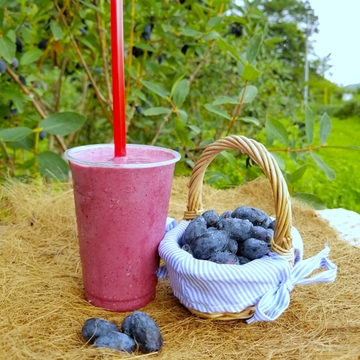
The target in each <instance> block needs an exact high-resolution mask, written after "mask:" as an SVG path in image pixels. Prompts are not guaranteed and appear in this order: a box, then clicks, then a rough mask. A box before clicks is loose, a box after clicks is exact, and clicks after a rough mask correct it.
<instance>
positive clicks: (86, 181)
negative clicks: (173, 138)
mask: <svg viewBox="0 0 360 360" xmlns="http://www.w3.org/2000/svg"><path fill="white" fill-rule="evenodd" d="M126 153H127V155H126V157H118V158H114V145H113V144H99V145H87V146H80V147H75V148H72V149H69V150H67V151H66V152H65V158H66V159H67V160H69V162H70V167H71V171H72V179H73V188H74V200H75V210H76V220H77V227H78V238H79V250H80V259H81V265H82V273H83V284H84V288H85V297H86V299H87V300H88V301H89V302H90V303H91V304H93V305H95V306H98V307H101V308H105V309H108V310H112V311H120V312H122V311H132V310H136V309H139V308H141V307H144V306H145V305H147V304H148V303H149V302H150V301H151V300H153V299H154V298H155V292H156V285H157V276H156V270H157V268H158V266H159V260H160V259H159V255H158V245H159V243H160V241H161V239H162V238H163V236H164V232H165V225H166V218H167V214H168V209H169V201H170V194H171V186H172V179H173V176H174V167H175V163H176V162H177V161H178V160H179V159H180V154H179V153H178V152H176V151H173V150H169V149H165V148H161V147H157V146H146V145H126Z"/></svg>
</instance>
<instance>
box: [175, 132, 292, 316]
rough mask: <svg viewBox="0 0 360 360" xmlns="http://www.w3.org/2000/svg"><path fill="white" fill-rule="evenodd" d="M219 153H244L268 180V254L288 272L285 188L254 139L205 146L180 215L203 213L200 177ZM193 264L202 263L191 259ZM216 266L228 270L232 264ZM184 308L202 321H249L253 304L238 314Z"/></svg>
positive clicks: (230, 138)
mask: <svg viewBox="0 0 360 360" xmlns="http://www.w3.org/2000/svg"><path fill="white" fill-rule="evenodd" d="M223 150H240V151H241V152H242V153H244V154H247V155H248V156H249V157H250V158H251V159H252V160H253V161H254V162H255V163H256V164H257V165H258V166H260V167H261V168H262V169H263V171H264V173H265V175H266V176H267V178H268V179H269V181H270V184H271V188H272V191H273V198H274V202H275V216H276V226H275V229H274V236H273V239H272V240H271V244H272V252H274V253H277V254H279V255H281V256H282V257H285V258H286V260H288V264H289V269H291V267H292V265H293V262H294V251H293V247H292V237H291V228H292V214H291V202H290V196H289V193H288V189H287V185H286V182H285V180H284V178H283V176H282V173H281V171H280V169H279V167H278V165H277V163H276V161H275V159H274V158H273V156H272V155H271V154H270V153H269V152H268V151H267V149H266V148H265V147H264V146H263V145H262V144H260V143H259V142H257V141H255V140H252V139H248V138H246V137H244V136H228V137H225V138H222V139H220V140H217V141H215V142H214V143H212V144H210V145H209V146H207V147H206V149H205V150H204V152H203V153H202V155H201V156H200V157H199V159H198V161H197V162H196V164H195V167H194V169H193V172H192V175H191V178H190V184H189V194H188V204H187V211H185V213H184V220H188V221H190V220H192V219H194V218H195V217H196V216H198V215H201V214H202V213H203V208H202V186H203V179H204V174H205V171H206V169H207V167H208V165H209V164H210V163H211V161H212V160H213V159H214V158H215V157H216V155H217V154H218V153H220V152H221V151H223ZM194 261H202V260H197V259H194ZM170 265H171V264H170ZM219 266H231V267H232V266H234V265H219ZM242 266H247V265H242ZM180 301H181V300H180ZM186 307H187V306H186ZM187 308H188V310H189V311H191V312H192V313H194V314H195V315H197V316H199V317H202V318H207V319H216V320H234V319H248V318H250V317H251V316H252V315H253V314H254V311H255V308H256V304H253V305H252V306H248V307H246V308H245V309H243V310H242V311H239V312H235V313H234V312H226V311H225V312H212V313H204V312H200V311H198V310H195V309H192V308H189V307H187Z"/></svg>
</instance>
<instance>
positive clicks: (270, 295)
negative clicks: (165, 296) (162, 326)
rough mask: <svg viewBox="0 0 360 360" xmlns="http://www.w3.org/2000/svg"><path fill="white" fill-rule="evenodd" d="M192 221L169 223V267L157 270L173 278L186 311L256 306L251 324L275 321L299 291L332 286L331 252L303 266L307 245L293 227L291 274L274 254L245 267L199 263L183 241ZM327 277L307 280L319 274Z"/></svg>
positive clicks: (162, 251)
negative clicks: (311, 285)
mask: <svg viewBox="0 0 360 360" xmlns="http://www.w3.org/2000/svg"><path fill="white" fill-rule="evenodd" d="M188 224H189V222H188V221H184V220H183V221H181V222H180V223H179V224H178V225H176V221H175V220H173V219H171V218H168V220H167V228H166V231H167V232H166V234H165V236H164V238H163V240H162V241H161V243H160V245H159V255H160V257H161V258H162V259H163V260H164V262H165V265H163V266H162V267H160V268H159V269H158V272H157V275H158V277H159V278H165V277H166V276H167V275H169V278H170V283H171V287H172V289H173V293H174V295H175V296H176V297H177V298H178V299H179V300H180V301H181V302H182V303H183V304H184V305H185V306H186V307H187V308H190V309H194V310H197V311H200V312H202V313H214V312H220V313H223V312H230V313H237V312H240V311H242V310H244V309H246V308H247V307H249V306H252V305H255V304H256V310H255V313H254V315H253V317H251V318H250V319H248V320H247V322H248V323H251V322H253V321H261V320H262V321H272V320H275V319H277V318H278V317H279V316H280V315H281V314H282V313H283V311H284V310H285V309H286V308H287V307H288V306H289V303H290V292H291V291H292V289H293V288H294V286H295V285H300V284H309V283H314V282H333V281H334V280H335V278H336V273H337V266H336V265H335V264H334V263H332V262H331V261H330V260H329V259H328V254H329V251H330V249H329V248H328V247H327V246H325V248H324V249H323V250H322V251H321V252H320V253H319V254H317V255H316V256H314V257H312V258H309V259H307V260H303V242H302V239H301V236H300V234H299V232H298V231H297V229H296V228H294V227H292V229H291V235H292V237H293V247H294V250H295V266H294V267H293V268H292V269H290V266H289V263H288V261H287V260H286V259H284V258H283V257H281V256H279V255H277V254H275V253H270V254H269V255H266V256H264V257H262V258H261V259H257V260H253V261H251V262H249V263H247V264H245V265H227V264H216V263H214V262H211V261H207V260H198V259H195V258H194V257H193V256H192V255H190V254H189V253H188V252H186V251H184V250H182V249H181V248H180V246H179V241H180V239H181V238H182V236H183V234H184V231H185V229H186V227H187V226H188ZM320 268H325V270H324V271H321V272H318V273H317V274H315V275H313V276H311V277H309V275H311V273H312V272H313V271H315V270H317V269H320Z"/></svg>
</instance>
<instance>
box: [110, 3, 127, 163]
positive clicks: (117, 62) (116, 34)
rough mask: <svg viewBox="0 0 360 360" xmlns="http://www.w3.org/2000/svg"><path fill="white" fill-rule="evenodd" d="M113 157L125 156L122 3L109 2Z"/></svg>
mask: <svg viewBox="0 0 360 360" xmlns="http://www.w3.org/2000/svg"><path fill="white" fill-rule="evenodd" d="M110 5H111V10H110V15H111V20H110V22H111V52H112V89H113V121H114V148H115V157H120V156H125V155H126V115H125V89H124V88H125V79H124V31H123V2H122V1H121V0H110Z"/></svg>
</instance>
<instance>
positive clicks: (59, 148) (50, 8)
mask: <svg viewBox="0 0 360 360" xmlns="http://www.w3.org/2000/svg"><path fill="white" fill-rule="evenodd" d="M287 2H289V3H291V5H294V1H293V0H291V1H290V0H289V1H288V0H282V5H281V6H280V7H279V8H278V7H277V6H275V7H274V4H273V3H274V2H268V1H265V0H264V1H260V0H255V1H253V2H252V3H250V2H249V1H245V4H244V6H239V5H237V3H236V2H235V1H230V0H228V1H219V0H215V1H200V0H186V1H175V0H174V1H155V0H141V1H136V2H135V1H131V2H130V1H128V2H125V3H124V42H125V104H126V125H127V142H128V143H141V144H155V145H161V146H166V147H170V148H173V149H177V150H178V151H180V152H181V154H182V162H180V163H179V164H177V172H178V173H179V172H185V173H189V171H190V170H191V168H192V166H193V164H194V162H195V161H196V159H197V157H198V156H199V154H200V153H201V151H202V150H203V148H204V147H205V146H206V145H207V144H209V143H211V142H213V141H214V140H216V139H218V138H221V137H223V136H226V135H228V134H241V135H245V136H247V137H251V138H254V139H257V140H259V141H262V142H264V143H266V145H267V146H268V148H269V150H270V151H273V150H274V151H275V150H276V151H277V152H278V153H280V154H286V155H287V154H288V155H290V158H291V159H292V160H293V164H295V168H296V169H298V170H294V171H298V172H297V173H296V174H297V175H296V176H297V177H299V176H300V175H301V173H302V172H301V170H299V169H302V167H303V165H304V164H305V163H306V162H307V161H308V160H309V159H310V160H311V161H313V163H314V164H317V165H318V166H320V168H321V169H322V170H323V171H325V173H326V174H327V176H328V177H330V178H331V177H332V176H333V174H332V172H331V171H330V170H329V169H328V167H327V166H326V164H324V163H323V162H322V161H321V159H320V158H319V157H318V156H317V155H316V156H315V155H314V154H313V153H312V152H309V151H311V150H312V149H313V147H312V144H313V141H314V136H313V134H314V133H313V124H314V117H313V115H312V112H311V110H310V109H307V110H306V114H305V116H304V118H305V119H304V118H303V116H301V117H300V119H299V118H298V115H297V114H298V113H299V110H300V104H301V97H302V91H301V89H302V86H303V83H302V82H303V76H302V70H301V69H302V68H303V59H304V51H305V32H304V30H301V26H299V25H298V24H297V22H301V21H303V22H304V21H305V19H309V14H310V15H312V16H313V18H312V21H313V30H314V29H315V28H316V17H314V15H313V12H312V10H311V8H308V4H307V3H302V2H300V1H299V2H296V1H295V3H296V6H295V7H294V6H291V7H290V6H289V7H288V8H287V9H288V11H287V12H288V14H287V15H288V16H287V17H286V19H287V21H282V22H279V21H277V20H278V19H280V18H282V11H283V8H284V6H285V7H286V3H287ZM109 24H110V9H109V2H108V1H104V0H94V1H93V2H85V1H82V0H78V1H71V2H70V1H60V0H59V1H56V0H55V1H53V2H49V1H45V0H35V1H31V2H30V1H17V0H0V31H1V34H2V36H1V37H0V57H1V58H0V61H1V64H0V73H1V77H0V86H1V94H2V97H1V98H0V117H1V118H3V119H4V121H3V123H2V125H1V129H0V138H1V140H2V142H1V151H2V155H3V156H2V158H3V159H4V160H2V162H1V164H0V171H1V172H2V174H3V175H4V176H5V175H7V174H10V175H11V176H32V177H37V176H39V174H40V175H41V176H45V177H55V178H57V179H61V180H62V179H66V178H67V174H68V170H69V168H68V165H67V163H66V162H65V161H64V160H63V158H62V154H63V152H64V150H65V149H66V148H68V147H73V146H77V145H81V144H89V143H103V142H110V141H112V127H113V121H114V120H113V118H112V90H111V51H110V50H109V44H110V26H109ZM321 119H322V120H321V123H322V127H321V131H320V133H319V137H320V140H319V145H316V146H317V148H323V147H325V146H326V144H325V142H326V139H327V137H328V136H329V134H330V129H331V122H330V119H329V118H328V116H327V115H324V116H323V117H322V118H321ZM272 146H274V147H273V149H272ZM279 146H280V147H279ZM238 155H239V154H237V153H230V154H228V155H225V154H223V155H222V157H223V159H224V158H225V159H226V161H227V162H229V163H230V164H231V165H232V166H235V167H236V169H240V171H239V172H238V173H236V172H235V173H234V168H229V167H228V166H225V167H224V166H223V161H224V160H223V159H222V160H221V159H220V160H218V162H215V163H214V165H213V166H212V168H211V169H209V171H210V175H211V176H212V180H211V181H216V180H217V179H219V178H222V181H225V182H226V183H227V185H229V184H231V183H233V182H234V181H235V182H238V181H239V174H240V175H241V177H242V178H245V180H246V179H250V178H254V177H256V176H259V174H260V173H261V171H259V170H255V168H254V167H252V168H251V167H249V166H246V165H240V164H239V159H238V157H239V156H238ZM277 159H278V160H279V163H280V164H287V162H286V161H281V156H277ZM284 166H285V165H284ZM284 166H282V167H283V170H284V173H285V174H287V175H286V176H287V180H288V182H289V184H290V185H291V182H292V180H293V179H294V178H295V175H294V174H293V175H292V176H290V175H291V174H290V173H289V172H288V170H286V169H285V167H284ZM286 166H288V165H286ZM290 167H291V166H290ZM228 168H229V170H227V169H228ZM289 188H290V190H291V189H292V187H291V186H289Z"/></svg>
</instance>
